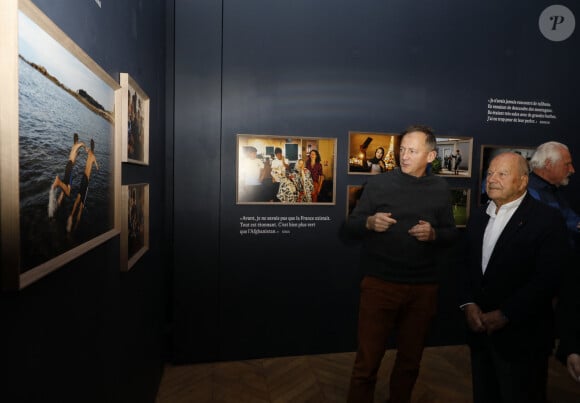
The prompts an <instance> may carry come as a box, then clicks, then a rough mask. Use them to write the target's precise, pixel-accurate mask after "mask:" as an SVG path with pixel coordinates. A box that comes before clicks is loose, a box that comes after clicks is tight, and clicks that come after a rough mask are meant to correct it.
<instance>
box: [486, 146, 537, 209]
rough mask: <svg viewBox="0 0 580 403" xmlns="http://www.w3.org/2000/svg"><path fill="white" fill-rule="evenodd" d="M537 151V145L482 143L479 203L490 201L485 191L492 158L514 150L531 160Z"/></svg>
mask: <svg viewBox="0 0 580 403" xmlns="http://www.w3.org/2000/svg"><path fill="white" fill-rule="evenodd" d="M535 151H536V147H528V146H501V145H499V146H498V145H482V146H481V158H480V159H479V161H480V168H479V173H480V176H479V187H478V190H479V198H478V205H479V206H484V205H486V204H487V203H488V202H489V197H487V193H486V191H485V178H486V176H487V170H488V168H489V163H490V162H491V160H492V159H493V158H494V157H495V156H496V155H498V154H501V153H504V152H514V153H517V154H520V155H521V156H522V157H524V158H525V159H526V161H528V163H529V162H530V160H531V159H532V156H533V155H534V152H535Z"/></svg>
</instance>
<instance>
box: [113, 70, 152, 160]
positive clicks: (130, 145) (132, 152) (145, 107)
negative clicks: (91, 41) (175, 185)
mask: <svg viewBox="0 0 580 403" xmlns="http://www.w3.org/2000/svg"><path fill="white" fill-rule="evenodd" d="M120 82H121V88H122V92H121V93H122V101H121V102H122V110H121V119H122V123H121V125H122V133H123V140H122V150H121V152H122V156H123V157H122V158H123V162H130V163H133V164H140V165H149V97H148V96H147V94H145V92H144V91H143V90H142V89H141V87H139V84H137V82H135V80H133V78H132V77H131V76H130V75H129V74H127V73H121V74H120Z"/></svg>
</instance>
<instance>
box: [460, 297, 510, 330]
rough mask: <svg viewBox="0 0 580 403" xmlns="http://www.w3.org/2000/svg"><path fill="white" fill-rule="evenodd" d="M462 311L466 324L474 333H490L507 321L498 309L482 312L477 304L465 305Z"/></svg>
mask: <svg viewBox="0 0 580 403" xmlns="http://www.w3.org/2000/svg"><path fill="white" fill-rule="evenodd" d="M463 311H464V312H465V320H466V321H467V326H469V328H470V329H471V330H472V331H473V332H475V333H483V332H487V334H492V333H493V332H495V331H497V330H500V329H501V328H503V327H504V326H505V325H507V324H508V322H509V321H508V319H507V318H506V317H505V315H504V314H503V312H502V311H500V310H499V309H496V310H495V311H491V312H486V313H483V312H482V311H481V309H480V308H479V306H477V304H468V305H465V307H464V308H463Z"/></svg>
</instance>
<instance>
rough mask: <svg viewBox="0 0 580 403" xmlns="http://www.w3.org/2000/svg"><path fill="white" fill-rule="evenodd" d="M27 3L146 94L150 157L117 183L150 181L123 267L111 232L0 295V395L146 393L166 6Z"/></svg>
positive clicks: (157, 260) (154, 354)
mask: <svg viewBox="0 0 580 403" xmlns="http://www.w3.org/2000/svg"><path fill="white" fill-rule="evenodd" d="M34 3H35V4H36V5H37V6H38V7H39V8H40V9H41V10H42V11H43V12H44V13H45V14H47V16H48V17H49V18H50V19H52V21H54V22H55V23H56V25H58V26H59V27H60V28H61V29H62V30H63V31H64V32H65V33H66V34H67V35H68V36H69V37H70V38H71V39H72V40H73V41H75V42H76V43H77V44H78V45H79V46H80V47H81V48H82V49H83V50H84V51H85V52H86V53H87V54H88V55H89V56H91V57H92V58H93V59H94V60H95V61H96V63H97V64H99V65H100V66H101V67H103V69H104V70H105V71H106V72H107V73H109V75H111V77H113V79H115V80H116V81H118V80H119V73H120V72H127V73H129V74H130V75H131V76H132V77H133V78H134V79H135V80H136V81H137V82H138V83H139V85H140V86H141V87H142V88H143V90H144V91H145V92H146V93H147V94H148V95H149V97H150V99H151V111H150V158H149V161H150V165H149V166H137V165H131V164H123V166H122V183H123V184H129V183H140V182H147V183H149V184H150V211H151V214H150V245H151V246H150V250H149V251H148V252H147V253H146V254H145V255H144V256H143V257H142V258H141V259H140V260H139V261H138V262H137V264H136V265H135V266H134V267H133V268H132V270H131V271H129V272H127V273H121V272H120V265H119V237H118V236H117V237H114V238H113V239H111V240H109V241H108V242H106V243H104V244H103V245H100V246H99V247H97V248H95V249H94V250H92V251H90V252H89V253H86V254H85V255H83V256H81V257H79V258H78V259H76V260H74V261H72V262H71V263H69V264H67V265H66V266H64V267H62V268H60V269H59V270H57V271H55V272H53V273H51V274H50V275H48V276H46V277H45V278H42V279H41V280H39V281H37V282H35V283H33V284H31V285H30V286H28V287H27V288H25V289H23V290H21V291H19V292H16V293H13V294H3V295H2V296H1V301H0V310H1V314H0V317H1V318H2V330H1V332H0V333H2V336H1V337H2V343H1V345H2V348H3V351H4V354H3V358H2V360H0V362H2V367H3V369H4V371H3V373H4V374H8V377H6V375H4V380H3V382H2V385H3V388H2V389H3V392H2V396H3V397H2V399H3V400H5V401H13V402H16V401H18V402H40V401H42V402H80V401H82V402H95V403H97V402H98V403H102V402H136V403H142V402H147V401H150V402H152V401H154V399H155V394H156V390H157V386H158V382H159V380H160V377H161V373H162V368H163V362H164V358H165V357H164V346H165V344H164V333H165V332H166V329H165V322H166V319H165V317H166V310H165V307H166V305H167V294H168V293H167V291H166V290H167V287H166V282H167V279H166V277H167V274H166V271H167V270H166V266H167V262H168V261H169V258H170V253H169V250H168V248H169V245H170V243H166V242H165V240H166V239H167V236H166V235H167V234H165V233H164V232H165V231H166V228H165V220H166V217H165V214H166V210H165V206H166V205H167V203H166V192H165V182H166V177H165V174H166V153H165V139H166V133H165V128H166V126H165V84H166V83H165V68H166V60H165V56H166V49H167V46H166V24H165V15H166V7H168V6H167V5H166V4H165V2H164V1H162V0H147V1H144V0H127V1H109V0H102V8H99V7H98V6H97V4H96V2H95V1H93V0H87V1H75V0H60V1H50V0H35V1H34ZM169 8H171V9H172V5H171V6H170V7H169ZM170 33H171V32H170ZM168 152H169V155H171V154H170V152H171V150H169V151H168ZM169 210H171V209H169ZM13 394H15V396H13Z"/></svg>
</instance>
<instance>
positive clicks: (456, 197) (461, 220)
mask: <svg viewBox="0 0 580 403" xmlns="http://www.w3.org/2000/svg"><path fill="white" fill-rule="evenodd" d="M470 201H471V189H468V188H452V189H451V204H452V206H453V218H454V219H455V226H456V227H458V228H463V227H465V226H466V225H467V220H468V219H469V206H470Z"/></svg>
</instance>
